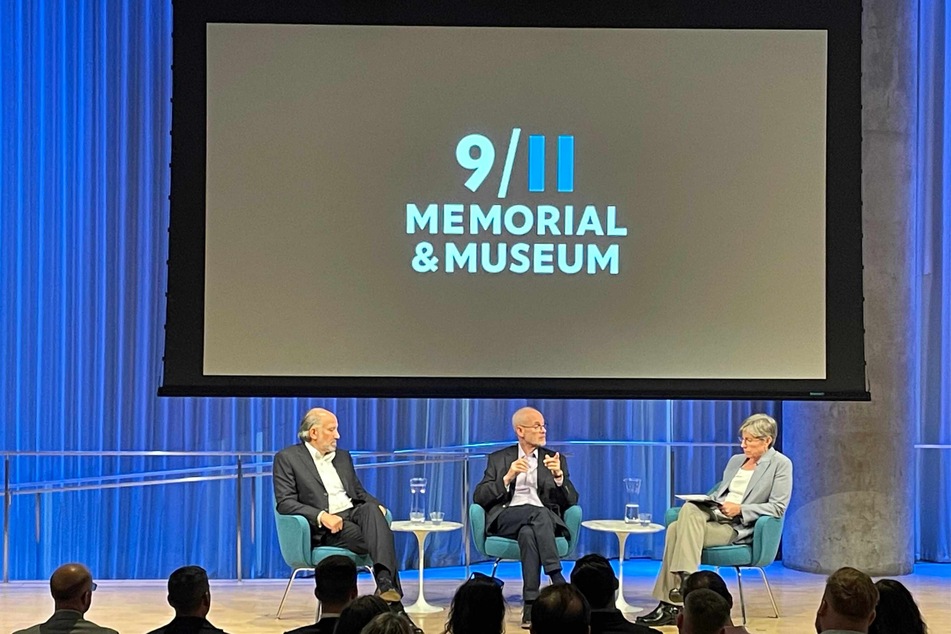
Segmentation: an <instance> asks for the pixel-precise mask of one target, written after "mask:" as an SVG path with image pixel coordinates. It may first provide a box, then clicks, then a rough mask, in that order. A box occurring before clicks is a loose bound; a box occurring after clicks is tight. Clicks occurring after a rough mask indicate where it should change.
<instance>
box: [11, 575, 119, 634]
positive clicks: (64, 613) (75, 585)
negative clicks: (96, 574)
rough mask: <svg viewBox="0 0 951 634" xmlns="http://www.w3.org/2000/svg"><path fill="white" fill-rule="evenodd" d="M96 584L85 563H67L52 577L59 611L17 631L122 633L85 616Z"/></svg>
mask: <svg viewBox="0 0 951 634" xmlns="http://www.w3.org/2000/svg"><path fill="white" fill-rule="evenodd" d="M95 590H96V584H95V583H94V582H93V580H92V574H90V572H89V570H88V569H87V568H86V566H83V565H82V564H63V565H62V566H60V567H59V568H57V569H56V570H54V571H53V575H52V576H51V577H50V594H52V595H53V604H54V606H55V608H54V609H55V611H54V612H53V616H51V617H50V618H49V620H47V621H46V622H45V623H40V624H39V625H34V626H33V627H28V628H26V629H25V630H19V631H17V632H14V633H13V634H118V632H116V631H115V630H113V629H110V628H108V627H102V626H100V625H96V624H95V623H93V622H92V621H87V620H86V619H85V618H83V617H84V616H85V614H86V612H88V611H89V606H90V605H92V593H93V592H94V591H95Z"/></svg>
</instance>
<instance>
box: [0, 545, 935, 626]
mask: <svg viewBox="0 0 951 634" xmlns="http://www.w3.org/2000/svg"><path fill="white" fill-rule="evenodd" d="M566 564H567V566H566V571H567V570H568V569H570V565H571V562H566ZM658 565H659V564H658V562H656V561H650V560H634V561H628V562H626V563H625V565H624V576H625V584H624V586H625V587H624V596H625V598H626V599H627V601H628V603H630V604H632V605H639V606H644V607H647V608H648V609H649V608H651V607H653V605H654V601H653V600H652V599H651V598H650V594H649V593H650V588H651V585H652V583H653V578H654V574H656V571H657V568H658ZM473 569H474V570H479V571H482V572H486V573H488V572H489V571H490V570H491V566H490V565H489V564H478V565H476V566H474V567H473ZM499 571H500V573H499V576H500V577H502V578H503V579H504V580H505V598H506V601H507V602H508V604H509V610H508V616H507V619H506V630H505V631H506V632H510V633H514V632H520V631H521V630H520V629H519V627H518V622H519V616H520V611H519V606H520V603H519V591H520V587H521V580H520V577H519V569H518V565H517V564H503V565H501V566H500V567H499ZM722 572H723V574H724V577H725V578H726V580H727V585H728V586H729V588H730V591H731V592H732V593H733V595H734V601H735V603H736V605H735V607H734V610H733V618H734V621H735V622H737V623H739V621H740V607H739V597H738V593H737V589H736V577H735V576H734V574H733V573H732V571H729V570H723V571H722ZM767 575H768V577H769V580H770V585H771V586H772V588H773V593H774V595H775V597H776V602H777V604H778V605H779V609H780V612H781V614H782V616H781V618H779V619H775V618H772V617H771V614H772V612H771V610H770V604H769V598H768V596H767V594H766V590H765V588H764V587H763V584H762V582H761V581H760V579H759V575H758V574H757V573H756V572H754V571H748V572H747V573H746V574H744V584H743V587H744V592H745V594H746V601H747V615H748V619H749V623H748V625H747V627H748V629H749V630H750V631H751V632H765V633H767V634H779V633H781V634H786V633H788V634H793V633H796V634H802V633H803V632H812V631H814V626H813V622H814V619H815V611H816V607H817V606H818V604H819V599H820V598H821V596H822V589H823V585H824V582H825V577H824V576H823V575H813V574H807V573H801V572H796V571H794V570H789V569H787V568H783V566H782V565H781V564H779V563H775V564H773V565H772V566H770V567H769V568H767ZM402 576H403V587H404V588H405V590H406V600H405V604H406V605H410V604H411V603H412V602H413V601H414V600H415V598H416V592H417V582H416V571H415V570H407V571H404V572H403V573H402ZM464 577H465V570H464V569H463V568H438V569H432V570H429V569H427V570H426V599H427V601H428V602H429V603H431V604H434V605H438V606H443V607H446V606H448V605H449V601H450V599H451V598H452V594H453V592H454V591H455V589H456V587H457V586H458V585H459V583H461V581H462V580H463V578H464ZM899 580H900V581H901V582H902V583H904V584H905V585H906V586H908V588H909V589H910V590H911V591H912V593H913V594H914V595H915V598H916V600H917V601H918V605H919V607H920V608H921V610H922V613H923V615H924V618H925V621H926V622H927V624H928V627H929V632H931V633H932V634H941V633H943V632H951V625H949V623H951V565H947V564H918V565H917V566H916V567H915V574H913V575H908V576H905V577H900V578H899ZM97 583H98V584H99V587H98V590H97V591H96V593H95V595H94V596H93V605H92V609H91V610H90V611H89V613H88V614H87V617H88V618H89V619H90V620H92V621H94V622H96V623H98V624H100V625H103V626H107V627H112V628H115V629H117V630H119V631H120V632H123V633H126V632H128V633H139V632H147V631H149V630H152V629H154V628H156V627H158V626H160V625H163V624H164V623H166V622H167V621H168V620H170V619H171V617H172V610H171V608H169V606H168V604H167V602H166V600H165V594H166V591H165V582H164V581H160V580H156V581H123V580H97ZM285 584H286V580H279V579H270V580H258V581H244V582H237V581H213V582H212V607H211V613H210V614H209V620H210V621H211V622H212V623H214V624H215V625H216V626H218V627H220V628H222V629H224V630H225V631H226V632H229V633H230V634H257V633H261V634H266V633H271V634H273V633H280V632H284V631H287V630H291V629H293V628H296V627H299V626H301V625H306V624H308V623H311V622H313V617H314V610H315V605H316V604H315V603H314V599H313V581H312V580H311V579H309V578H308V579H300V580H298V581H295V582H294V587H293V588H292V591H291V595H290V596H289V597H288V604H287V606H285V608H284V614H283V618H282V619H281V620H277V619H276V618H275V615H276V613H277V607H278V603H279V602H280V600H281V594H282V593H283V591H284V586H285ZM359 585H360V592H361V593H369V592H372V590H373V584H372V581H371V579H370V577H369V575H361V576H360V579H359ZM52 609H53V603H52V599H51V598H50V595H49V589H48V585H47V583H46V582H40V581H30V582H19V583H18V582H13V583H9V584H3V585H0V632H3V633H6V632H10V631H12V630H15V629H20V628H23V627H27V626H29V625H32V624H35V623H38V622H41V621H45V620H46V619H47V618H48V617H49V615H50V614H51V613H52ZM447 614H448V610H444V611H442V612H440V613H436V614H428V615H425V616H416V615H414V616H413V620H414V621H416V623H417V624H419V625H420V626H421V627H422V628H423V630H424V631H426V632H427V634H438V633H440V632H442V629H443V625H444V622H445V619H446V617H447ZM629 618H633V616H631V615H629ZM663 629H664V630H665V631H667V632H672V631H675V628H674V627H668V628H663Z"/></svg>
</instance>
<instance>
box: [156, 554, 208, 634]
mask: <svg viewBox="0 0 951 634" xmlns="http://www.w3.org/2000/svg"><path fill="white" fill-rule="evenodd" d="M168 604H169V605H170V606H172V607H173V608H174V609H175V618H174V619H172V620H171V621H170V622H169V623H168V624H167V625H164V626H162V627H160V628H158V629H156V630H152V631H151V632H149V634H224V633H223V632H222V631H221V630H220V629H218V628H217V627H215V626H214V625H212V624H211V623H209V622H208V619H206V618H205V617H206V616H207V615H208V610H210V609H211V588H210V587H209V585H208V573H206V572H205V569H204V568H202V567H201V566H183V567H181V568H179V569H178V570H176V571H175V572H173V573H172V574H171V575H169V578H168Z"/></svg>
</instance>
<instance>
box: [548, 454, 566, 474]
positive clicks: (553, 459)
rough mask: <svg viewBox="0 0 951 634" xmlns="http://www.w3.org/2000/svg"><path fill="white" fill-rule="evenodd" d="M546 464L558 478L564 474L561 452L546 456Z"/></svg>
mask: <svg viewBox="0 0 951 634" xmlns="http://www.w3.org/2000/svg"><path fill="white" fill-rule="evenodd" d="M545 466H546V467H548V469H549V471H551V474H552V475H553V476H554V477H555V479H556V480H557V479H558V478H560V477H561V476H562V475H564V474H563V473H562V472H561V454H559V453H556V454H555V455H554V456H545Z"/></svg>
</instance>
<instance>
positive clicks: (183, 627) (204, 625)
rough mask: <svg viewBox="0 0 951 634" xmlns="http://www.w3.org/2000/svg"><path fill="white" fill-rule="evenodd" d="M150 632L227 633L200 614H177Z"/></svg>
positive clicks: (161, 633) (163, 633) (166, 633)
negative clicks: (165, 623)
mask: <svg viewBox="0 0 951 634" xmlns="http://www.w3.org/2000/svg"><path fill="white" fill-rule="evenodd" d="M149 634H225V633H224V632H223V631H222V630H219V629H218V628H217V627H215V626H214V625H212V624H211V623H209V622H208V620H207V619H204V618H202V617H200V616H176V617H175V618H174V619H172V620H171V621H169V623H168V624H167V625H164V626H162V627H160V628H158V629H157V630H152V631H151V632H149Z"/></svg>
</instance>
